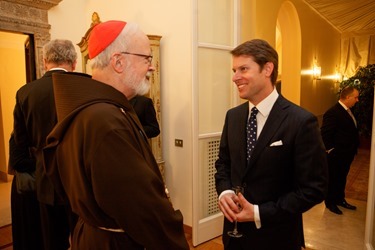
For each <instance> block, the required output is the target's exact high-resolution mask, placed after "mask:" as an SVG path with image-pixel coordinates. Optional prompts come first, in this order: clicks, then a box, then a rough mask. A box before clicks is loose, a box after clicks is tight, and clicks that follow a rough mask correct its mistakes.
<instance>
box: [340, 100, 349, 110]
mask: <svg viewBox="0 0 375 250" xmlns="http://www.w3.org/2000/svg"><path fill="white" fill-rule="evenodd" d="M339 103H340V105H341V106H342V107H343V108H344V109H345V110H348V109H349V108H348V107H347V106H345V104H344V103H342V102H341V101H340V100H339Z"/></svg>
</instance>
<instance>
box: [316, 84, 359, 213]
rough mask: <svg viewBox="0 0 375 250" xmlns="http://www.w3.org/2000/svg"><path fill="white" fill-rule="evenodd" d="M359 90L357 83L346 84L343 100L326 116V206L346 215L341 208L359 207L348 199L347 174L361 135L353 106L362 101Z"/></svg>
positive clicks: (324, 128) (323, 126) (328, 111)
mask: <svg viewBox="0 0 375 250" xmlns="http://www.w3.org/2000/svg"><path fill="white" fill-rule="evenodd" d="M358 97H359V92H358V90H357V89H355V88H354V87H353V86H348V87H345V88H344V89H343V90H342V91H341V93H340V100H339V101H338V102H337V103H336V104H335V105H334V106H333V107H331V108H330V109H328V110H327V112H326V113H325V114H324V115H323V123H322V127H321V134H322V138H323V141H324V144H325V147H326V152H327V159H328V168H329V185H328V195H327V198H326V200H325V204H326V207H327V208H328V209H329V210H330V211H331V212H333V213H335V214H342V211H341V210H340V209H339V208H338V207H337V206H341V207H344V208H347V209H351V210H355V209H356V207H355V206H353V205H351V204H349V203H348V202H346V200H345V186H346V177H347V176H348V173H349V169H350V165H351V164H352V161H353V159H354V156H355V155H356V154H357V149H358V145H359V135H358V129H357V122H356V120H355V117H354V116H353V114H352V112H351V111H350V108H352V107H353V106H354V105H355V104H356V103H357V102H358Z"/></svg>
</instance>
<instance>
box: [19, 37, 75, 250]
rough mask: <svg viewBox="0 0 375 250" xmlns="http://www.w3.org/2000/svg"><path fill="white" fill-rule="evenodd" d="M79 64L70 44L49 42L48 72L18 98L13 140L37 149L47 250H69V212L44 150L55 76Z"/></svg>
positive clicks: (46, 51) (45, 58)
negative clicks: (56, 188)
mask: <svg viewBox="0 0 375 250" xmlns="http://www.w3.org/2000/svg"><path fill="white" fill-rule="evenodd" d="M76 60H77V53H76V51H75V48H74V45H73V43H72V42H71V41H69V40H52V41H50V42H49V43H47V44H46V45H45V46H44V47H43V62H44V67H45V70H46V71H47V72H46V73H45V74H44V75H43V77H42V78H40V79H38V80H36V81H33V82H30V83H27V84H25V85H24V86H22V87H21V88H20V89H19V90H18V91H17V94H16V105H15V108H14V113H13V114H14V140H15V144H16V145H17V146H18V147H20V148H33V149H35V150H34V151H35V152H34V153H35V155H34V157H35V159H36V193H37V198H38V201H39V207H40V217H41V228H42V236H43V242H44V249H45V250H59V249H62V250H63V249H68V248H69V246H70V244H69V235H70V226H69V223H68V221H69V220H70V217H69V216H68V214H67V211H69V209H67V206H66V204H65V202H64V201H63V200H61V199H59V197H58V196H57V195H56V193H55V192H54V188H53V185H52V183H51V182H50V180H49V179H48V178H47V176H46V174H45V170H44V166H43V157H42V149H43V147H44V146H45V144H46V137H47V135H48V134H49V133H50V132H51V130H52V128H53V127H54V125H55V124H56V122H57V117H56V109H55V101H54V95H53V86H52V74H53V73H57V72H66V71H73V70H74V69H75V66H76ZM73 224H74V222H73Z"/></svg>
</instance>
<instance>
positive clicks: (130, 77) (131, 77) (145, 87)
mask: <svg viewBox="0 0 375 250" xmlns="http://www.w3.org/2000/svg"><path fill="white" fill-rule="evenodd" d="M128 67H129V66H128ZM128 72H129V73H128V74H127V75H126V76H125V82H126V83H127V84H128V86H129V87H130V88H131V89H132V90H133V91H134V94H135V95H145V94H147V92H148V91H149V90H150V85H151V84H150V82H149V81H148V79H149V77H150V75H151V72H147V74H146V75H145V76H144V77H143V79H141V80H139V79H137V76H136V75H135V74H134V70H132V69H131V68H130V67H129V68H128Z"/></svg>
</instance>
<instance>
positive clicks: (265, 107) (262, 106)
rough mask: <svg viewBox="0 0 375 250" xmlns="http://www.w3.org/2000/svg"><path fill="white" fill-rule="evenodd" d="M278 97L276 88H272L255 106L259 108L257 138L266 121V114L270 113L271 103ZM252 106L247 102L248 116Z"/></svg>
mask: <svg viewBox="0 0 375 250" xmlns="http://www.w3.org/2000/svg"><path fill="white" fill-rule="evenodd" d="M278 97H279V93H277V90H276V88H274V89H273V91H272V92H271V94H269V95H268V96H267V97H266V98H264V99H263V100H262V101H261V102H260V103H258V105H257V106H256V107H257V109H258V110H259V112H258V114H257V138H259V135H260V133H261V132H262V129H263V127H264V124H265V123H266V121H267V118H268V115H269V114H270V112H271V109H272V107H273V105H274V104H275V102H276V100H277V98H278ZM253 107H254V104H252V103H251V102H249V117H250V113H251V109H252V108H253ZM248 119H249V118H248Z"/></svg>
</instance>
